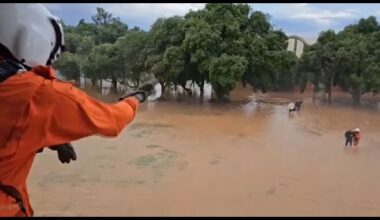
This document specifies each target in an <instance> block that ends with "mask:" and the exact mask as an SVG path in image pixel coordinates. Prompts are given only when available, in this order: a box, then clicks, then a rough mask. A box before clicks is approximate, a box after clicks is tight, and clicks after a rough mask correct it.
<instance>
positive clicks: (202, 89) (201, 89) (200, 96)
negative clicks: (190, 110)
mask: <svg viewBox="0 0 380 220" xmlns="http://www.w3.org/2000/svg"><path fill="white" fill-rule="evenodd" d="M203 87H204V82H201V83H200V85H199V89H200V94H199V98H200V101H201V102H203V96H204V88H203Z"/></svg>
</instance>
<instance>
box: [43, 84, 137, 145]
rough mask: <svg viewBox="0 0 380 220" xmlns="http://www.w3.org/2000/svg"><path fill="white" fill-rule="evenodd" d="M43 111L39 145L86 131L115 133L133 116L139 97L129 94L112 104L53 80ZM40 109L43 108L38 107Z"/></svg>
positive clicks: (86, 133)
mask: <svg viewBox="0 0 380 220" xmlns="http://www.w3.org/2000/svg"><path fill="white" fill-rule="evenodd" d="M53 87H54V92H53V94H52V97H51V99H50V102H51V103H50V104H51V105H50V106H51V107H49V106H48V108H49V109H50V111H49V112H46V113H47V114H46V115H47V116H48V117H47V119H46V126H44V127H45V131H44V133H45V138H44V143H43V146H51V145H56V144H62V143H67V142H70V141H74V140H77V139H80V138H83V137H87V136H90V135H96V134H97V135H102V136H107V137H115V136H117V135H118V134H119V133H120V132H121V131H122V129H123V128H124V127H125V126H126V125H127V124H129V123H130V122H131V121H132V120H133V119H134V117H135V114H136V111H137V107H138V105H139V101H138V100H137V99H136V98H135V97H130V98H128V99H125V100H123V101H120V102H117V103H115V104H107V103H103V102H100V101H98V100H95V99H94V98H92V97H90V96H88V95H87V94H86V93H85V92H83V91H81V90H79V89H77V88H75V87H74V86H72V85H71V84H68V83H63V82H59V81H53ZM41 111H43V109H41Z"/></svg>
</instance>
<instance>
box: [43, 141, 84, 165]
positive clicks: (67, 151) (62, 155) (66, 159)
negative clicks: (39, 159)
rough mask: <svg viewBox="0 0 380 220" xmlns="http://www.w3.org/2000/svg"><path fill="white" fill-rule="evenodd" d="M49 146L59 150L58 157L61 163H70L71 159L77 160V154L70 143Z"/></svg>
mask: <svg viewBox="0 0 380 220" xmlns="http://www.w3.org/2000/svg"><path fill="white" fill-rule="evenodd" d="M49 148H50V149H52V150H56V151H57V153H58V159H59V160H60V161H61V163H70V160H77V154H76V153H75V150H74V147H73V146H72V145H71V144H70V143H67V144H60V145H54V146H51V147H49Z"/></svg>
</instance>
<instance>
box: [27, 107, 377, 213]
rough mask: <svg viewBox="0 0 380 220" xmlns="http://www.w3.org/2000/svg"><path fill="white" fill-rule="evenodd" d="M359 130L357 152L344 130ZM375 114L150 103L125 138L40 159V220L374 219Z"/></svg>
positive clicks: (35, 174)
mask: <svg viewBox="0 0 380 220" xmlns="http://www.w3.org/2000/svg"><path fill="white" fill-rule="evenodd" d="M353 127H359V128H360V129H361V130H362V140H361V142H360V147H359V148H358V149H356V150H354V149H350V148H345V147H344V137H343V134H344V131H345V130H347V129H349V128H353ZM379 132H380V116H379V112H378V111H375V110H366V109H363V108H359V109H355V108H351V107H343V106H342V107H339V106H330V107H329V106H324V105H316V104H312V103H311V102H309V101H306V103H305V105H304V106H303V108H302V110H301V112H300V113H295V114H294V115H291V116H289V115H288V112H287V107H286V105H283V106H281V105H264V104H261V105H239V104H236V103H231V104H224V105H220V104H204V105H201V104H197V103H187V102H157V103H149V104H144V105H143V106H141V108H140V109H139V112H138V115H137V117H136V119H135V121H133V123H132V124H131V125H129V126H128V128H126V129H125V130H124V131H123V132H122V133H121V134H120V136H119V137H117V138H114V139H110V138H102V137H89V138H85V139H82V140H80V141H76V142H74V143H73V144H74V146H75V148H76V151H77V154H78V160H77V161H75V162H73V163H70V164H69V165H66V164H65V165H62V164H61V163H60V162H59V161H58V159H57V156H56V153H55V152H54V151H45V152H44V153H43V154H40V155H38V156H37V158H36V160H35V163H34V166H33V168H32V172H31V174H30V177H29V190H30V194H31V195H30V197H31V201H32V205H33V207H34V210H35V214H36V215H37V216H375V215H376V216H378V215H380V207H379V205H378V204H380V169H379V167H380V136H379V135H378V134H379Z"/></svg>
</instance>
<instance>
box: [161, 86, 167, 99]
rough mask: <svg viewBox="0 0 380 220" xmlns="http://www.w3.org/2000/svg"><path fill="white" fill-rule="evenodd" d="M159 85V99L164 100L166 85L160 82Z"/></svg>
mask: <svg viewBox="0 0 380 220" xmlns="http://www.w3.org/2000/svg"><path fill="white" fill-rule="evenodd" d="M160 84H161V97H162V98H164V97H165V89H166V85H165V83H163V82H160Z"/></svg>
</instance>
